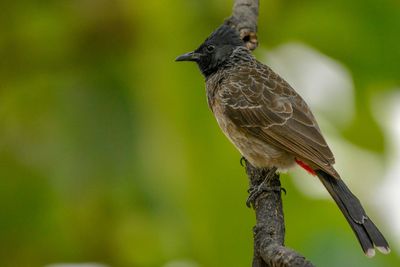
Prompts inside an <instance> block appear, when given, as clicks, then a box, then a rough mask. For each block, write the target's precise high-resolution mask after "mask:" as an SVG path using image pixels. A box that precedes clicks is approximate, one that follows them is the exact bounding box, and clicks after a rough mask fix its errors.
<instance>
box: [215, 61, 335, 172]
mask: <svg viewBox="0 0 400 267" xmlns="http://www.w3.org/2000/svg"><path fill="white" fill-rule="evenodd" d="M218 97H219V98H220V100H221V103H222V104H223V105H224V112H225V115H226V116H228V117H229V118H230V119H231V120H232V121H233V122H234V123H235V124H236V125H237V126H239V127H241V128H242V129H243V130H244V131H246V132H247V133H248V134H251V135H253V136H255V137H257V138H259V139H262V140H264V141H265V142H268V143H271V144H273V145H275V146H277V147H280V148H282V149H283V150H285V151H288V152H290V153H293V154H294V155H295V156H296V157H298V158H301V159H305V160H307V161H309V162H312V163H314V164H315V165H317V166H319V167H321V168H322V169H325V170H327V171H328V172H330V171H329V169H332V167H331V165H332V164H334V162H335V160H334V157H333V154H332V152H331V150H330V149H329V147H328V145H327V143H326V141H325V140H324V138H323V136H322V134H321V131H320V129H319V127H318V124H317V122H316V120H315V118H314V116H313V114H312V113H311V111H310V109H309V108H308V106H307V104H306V103H305V102H304V100H303V99H302V98H301V97H300V96H299V95H298V94H297V93H296V92H295V91H294V90H293V88H291V87H290V85H289V84H288V83H287V82H286V81H284V80H283V79H282V78H280V77H279V76H278V75H277V74H276V73H274V72H273V71H272V70H271V69H270V68H269V67H267V66H265V65H263V64H261V63H259V62H257V63H256V64H255V65H252V66H251V65H249V66H241V67H240V68H239V70H238V71H236V72H234V74H233V75H231V76H230V77H228V78H226V79H225V80H224V81H223V82H222V83H221V87H220V90H219V92H218Z"/></svg>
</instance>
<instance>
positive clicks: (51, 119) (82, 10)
mask: <svg viewBox="0 0 400 267" xmlns="http://www.w3.org/2000/svg"><path fill="white" fill-rule="evenodd" d="M260 2H261V6H260V19H259V40H260V43H261V46H260V47H259V48H258V49H257V50H256V52H255V54H256V56H257V57H258V58H259V59H260V60H261V61H263V62H269V58H274V57H273V56H275V58H276V57H278V58H279V55H280V56H281V57H282V53H279V51H281V52H282V50H279V49H280V47H285V45H287V44H291V43H301V44H302V46H304V47H307V49H308V50H310V51H315V52H313V53H316V54H317V55H319V56H318V57H321V58H325V59H326V58H329V60H331V61H333V62H336V63H335V64H338V65H340V66H341V68H343V69H344V70H345V71H346V73H348V75H350V78H351V86H352V87H351V90H350V91H349V92H350V94H349V95H351V96H353V97H352V98H348V97H343V101H344V102H343V103H350V104H347V105H351V106H352V107H351V108H350V109H352V110H353V112H352V113H351V114H352V116H351V117H348V116H347V115H345V117H346V116H347V117H346V118H345V119H347V123H339V122H335V119H334V118H335V117H336V116H335V114H336V113H335V108H336V109H337V110H342V109H343V108H345V107H344V106H343V105H340V104H339V105H337V106H334V109H333V111H331V112H324V111H323V108H322V109H321V110H319V109H318V108H316V109H315V113H316V115H317V117H318V118H321V121H328V122H329V121H330V122H329V123H322V124H321V127H322V129H323V132H324V133H327V139H328V143H332V142H333V143H340V144H341V143H344V144H347V147H351V148H352V151H361V152H359V153H358V152H357V153H358V154H357V153H356V154H354V155H353V154H352V155H350V156H349V157H348V159H350V160H349V161H344V160H342V162H341V164H339V163H338V169H339V170H340V171H341V170H343V171H342V173H343V176H344V177H345V176H351V179H354V180H352V181H353V182H351V181H350V182H349V184H350V186H351V187H352V189H353V191H354V192H355V193H356V194H357V195H359V196H360V198H361V200H362V202H363V203H365V206H366V209H367V210H368V212H369V214H370V216H371V217H373V218H374V219H375V222H376V223H377V224H378V225H379V226H380V228H381V229H382V231H383V232H384V233H385V234H386V236H387V237H388V239H389V241H390V243H391V245H392V250H393V252H392V253H391V254H390V255H388V256H383V255H381V254H379V255H377V256H376V257H375V258H374V259H372V260H371V259H367V258H366V257H365V256H364V255H363V253H362V251H361V249H360V248H359V245H358V242H357V240H356V239H355V237H354V236H353V234H352V232H351V230H350V228H349V227H348V226H347V224H346V222H345V220H344V219H343V218H342V216H341V214H340V212H339V211H338V210H337V208H336V206H335V205H334V204H333V202H332V201H331V200H328V199H329V198H328V197H327V195H326V193H325V192H323V190H322V186H321V185H319V184H318V181H316V179H313V178H312V177H309V178H308V179H305V180H307V183H313V185H312V186H313V187H315V188H317V190H321V191H322V193H321V194H322V195H321V194H313V193H312V192H311V193H310V192H308V193H307V190H304V188H303V189H302V187H301V185H300V186H299V184H302V183H303V182H302V181H303V180H300V181H299V178H297V179H296V177H297V176H296V177H294V178H291V177H290V176H289V175H282V183H283V186H284V187H285V188H286V190H287V191H288V194H287V195H286V196H284V197H283V201H284V210H285V216H286V228H287V235H286V244H287V245H288V246H289V247H291V248H294V249H296V250H297V251H299V252H301V253H303V254H304V255H305V256H307V257H308V258H309V259H310V260H311V261H312V262H314V263H315V264H316V265H317V266H400V259H399V254H398V252H399V251H400V241H399V240H400V229H399V227H400V219H399V214H398V213H397V215H396V210H397V209H396V207H398V206H399V204H400V200H399V198H397V202H396V198H395V197H396V193H397V192H396V191H395V189H396V187H395V186H394V185H399V182H398V180H399V179H397V178H396V174H397V173H396V171H395V167H396V166H399V165H400V155H399V152H398V147H400V146H396V144H399V143H396V142H397V141H396V140H399V138H397V137H399V136H400V130H398V131H396V129H398V128H396V125H395V124H396V118H400V117H399V116H400V112H398V114H399V116H397V117H396V116H394V115H393V114H397V113H396V112H395V111H396V110H397V109H396V106H400V97H398V96H400V94H399V93H398V91H399V90H398V88H399V86H400V68H399V62H400V49H399V43H400V2H399V1H398V0H380V1H377V0H353V1H348V0H335V1H314V0H291V1H289V0H281V1H279V0H261V1H260ZM231 8H232V0H231V1H226V0H218V1H215V0H213V1H211V0H174V1H166V0H164V1H162V0H159V1H138V0H133V1H132V0H131V1H129V0H114V1H107V0H97V1H95V0H57V1H52V0H42V1H39V0H37V1H32V0H30V1H27V0H19V1H1V2H0V10H1V11H0V14H1V15H0V176H1V178H0V266H5V267H9V266H13V267H15V266H17V267H25V266H27V267H30V266H33V267H36V266H48V265H49V264H54V263H62V262H64V263H78V262H81V263H82V262H97V263H101V264H104V265H105V266H127V267H128V266H133V267H136V266H138V267H153V266H154V267H155V266H164V267H167V266H168V267H178V266H179V267H200V266H201V267H213V266H250V262H251V258H252V226H253V225H254V222H255V221H254V214H253V211H252V210H250V209H247V208H246V207H245V200H246V197H247V193H246V189H247V178H246V175H245V173H244V170H243V168H242V167H241V166H240V164H239V158H240V155H239V153H238V152H236V150H235V149H234V147H233V146H232V145H231V144H230V143H229V142H228V141H227V140H226V138H225V137H224V136H223V134H222V133H221V132H220V130H219V129H218V126H217V124H216V123H215V120H214V118H213V116H212V114H211V113H210V111H209V110H208V108H207V104H206V100H205V92H204V81H203V78H202V77H201V75H200V74H199V72H198V70H197V69H196V66H195V65H194V64H178V63H175V62H174V58H175V57H176V56H177V55H179V54H181V53H183V52H187V51H190V50H193V49H194V48H196V47H197V45H199V44H200V43H201V42H202V41H203V40H204V39H205V37H206V36H207V35H208V34H209V33H210V32H211V31H212V30H213V29H214V28H216V27H217V26H218V25H219V24H220V23H221V22H222V21H223V19H224V18H226V17H228V16H229V15H230V12H231ZM308 50H307V51H308ZM277 51H278V52H277ZM283 51H285V50H283ZM316 51H318V52H316ZM269 55H271V57H269ZM284 55H285V53H283V56H284ZM306 59H307V58H306ZM272 62H273V61H271V63H272ZM272 65H273V64H272ZM283 65H285V64H283ZM286 65H287V64H286ZM277 66H278V65H277ZM280 73H281V72H280ZM281 74H282V75H283V76H284V77H287V78H290V73H289V74H285V72H284V71H283V73H281ZM285 75H287V76H285ZM300 76H301V75H300ZM311 76H312V75H311ZM289 80H290V79H289ZM294 80H295V78H294ZM311 84H312V81H311ZM300 87H301V86H300ZM396 88H397V89H396ZM298 91H299V92H301V89H300V88H299V89H298ZM314 94H315V95H323V94H324V91H323V89H320V90H319V91H317V92H314ZM341 95H342V94H339V95H338V96H337V97H339V98H340V96H341ZM305 98H306V100H307V97H305ZM378 100H379V101H378ZM340 101H341V100H340V99H339V102H336V103H341V102H340ZM324 103H326V102H323V104H322V105H321V106H322V107H323V106H324ZM326 104H327V105H328V103H326ZM310 105H311V106H312V107H313V105H312V103H310ZM399 111H400V110H399ZM346 114H347V113H346ZM379 118H380V119H379ZM397 123H398V124H399V125H400V120H397ZM330 136H333V137H332V138H333V139H334V140H333V141H331V138H330ZM396 138H397V139H396ZM335 140H336V141H335ZM335 147H338V148H339V149H335ZM340 147H341V146H340V145H337V146H333V151H334V152H335V153H336V154H340V151H341V149H340ZM342 153H343V152H342ZM349 153H350V152H349ZM344 154H346V153H344ZM346 155H347V154H346ZM362 155H370V156H366V157H367V158H371V157H372V158H373V162H375V163H374V164H375V165H374V164H372V165H370V164H367V163H366V162H369V161H367V159H365V160H364V158H363V156H362ZM371 155H372V156H371ZM396 155H397V156H396ZM352 159H354V160H357V162H358V163H359V164H358V165H357V166H355V165H356V164H353V163H352ZM396 159H399V160H398V161H396ZM338 161H339V160H338ZM341 166H342V167H341ZM374 166H376V168H378V167H379V168H378V170H379V171H378V172H377V171H376V168H375V167H374ZM393 168H394V169H393ZM360 169H363V170H362V171H361V173H367V174H368V173H370V172H372V173H374V172H373V171H374V170H375V173H377V175H375V176H373V178H371V179H364V177H363V176H362V175H361V174H358V173H359V171H360ZM371 169H373V170H371ZM389 169H390V170H391V171H389ZM347 170H348V171H347ZM370 170H371V171H370ZM350 173H351V174H352V175H350ZM346 174H347V175H346ZM393 175H394V176H393ZM390 177H392V178H390ZM393 177H394V178H393ZM349 179H350V177H349ZM305 180H304V181H305ZM389 180H390V181H392V183H391V184H387V183H386V184H387V186H386V187H384V186H380V185H382V184H384V183H385V181H389ZM396 181H397V183H396ZM303 187H304V186H303ZM385 188H386V189H385ZM397 188H400V187H397ZM390 189H392V191H390ZM390 196H393V197H394V198H390ZM384 197H385V201H383V200H382V201H380V200H381V199H382V198H384ZM396 216H397V217H396Z"/></svg>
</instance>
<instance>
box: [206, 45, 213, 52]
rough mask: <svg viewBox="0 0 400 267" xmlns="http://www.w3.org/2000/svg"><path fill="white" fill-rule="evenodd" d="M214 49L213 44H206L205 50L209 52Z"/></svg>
mask: <svg viewBox="0 0 400 267" xmlns="http://www.w3.org/2000/svg"><path fill="white" fill-rule="evenodd" d="M214 49H215V46H213V45H207V46H206V50H207V52H208V53H211V52H212V51H214Z"/></svg>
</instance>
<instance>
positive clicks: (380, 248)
mask: <svg viewBox="0 0 400 267" xmlns="http://www.w3.org/2000/svg"><path fill="white" fill-rule="evenodd" d="M376 248H377V249H378V250H379V251H380V252H382V253H383V254H389V253H390V248H389V247H376Z"/></svg>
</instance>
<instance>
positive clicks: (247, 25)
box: [225, 0, 258, 50]
mask: <svg viewBox="0 0 400 267" xmlns="http://www.w3.org/2000/svg"><path fill="white" fill-rule="evenodd" d="M257 21H258V0H235V3H234V5H233V11H232V16H231V17H229V18H228V19H226V20H225V23H226V24H227V25H230V26H232V27H234V28H236V29H237V30H238V31H239V33H240V37H241V38H242V40H243V41H244V42H245V43H246V46H247V48H249V49H250V50H254V49H256V48H257V46H258V41H257Z"/></svg>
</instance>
